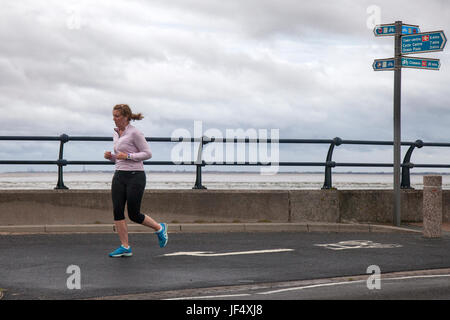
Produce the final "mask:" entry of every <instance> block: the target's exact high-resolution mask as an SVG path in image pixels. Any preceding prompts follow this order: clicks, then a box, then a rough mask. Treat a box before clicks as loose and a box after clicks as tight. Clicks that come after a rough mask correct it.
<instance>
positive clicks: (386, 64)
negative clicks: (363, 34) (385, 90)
mask: <svg viewBox="0 0 450 320" xmlns="http://www.w3.org/2000/svg"><path fill="white" fill-rule="evenodd" d="M372 67H373V70H375V71H388V70H394V67H395V59H394V58H390V59H376V60H375V61H374V62H373V65H372Z"/></svg>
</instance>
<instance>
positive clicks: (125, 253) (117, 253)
mask: <svg viewBox="0 0 450 320" xmlns="http://www.w3.org/2000/svg"><path fill="white" fill-rule="evenodd" d="M132 255H133V252H131V247H128V249H126V248H125V247H124V246H120V247H118V248H117V249H116V250H114V251H113V252H111V253H110V254H109V256H110V257H111V258H119V257H131V256H132Z"/></svg>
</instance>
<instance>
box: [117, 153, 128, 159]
mask: <svg viewBox="0 0 450 320" xmlns="http://www.w3.org/2000/svg"><path fill="white" fill-rule="evenodd" d="M116 159H119V160H127V154H126V153H125V152H119V153H118V154H116Z"/></svg>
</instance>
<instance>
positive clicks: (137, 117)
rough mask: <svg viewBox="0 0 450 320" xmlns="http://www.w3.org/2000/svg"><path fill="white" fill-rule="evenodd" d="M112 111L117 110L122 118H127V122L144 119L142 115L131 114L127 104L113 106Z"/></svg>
mask: <svg viewBox="0 0 450 320" xmlns="http://www.w3.org/2000/svg"><path fill="white" fill-rule="evenodd" d="M113 110H119V111H120V114H121V115H122V116H124V117H127V118H128V121H130V120H133V121H134V120H142V119H144V116H143V115H142V113H136V114H135V113H133V112H131V109H130V107H129V106H128V105H127V104H117V105H115V106H114V109H113Z"/></svg>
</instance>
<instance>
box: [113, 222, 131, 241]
mask: <svg viewBox="0 0 450 320" xmlns="http://www.w3.org/2000/svg"><path fill="white" fill-rule="evenodd" d="M114 224H115V225H116V231H117V233H118V234H119V239H120V243H121V244H122V246H124V247H125V248H128V225H127V222H126V221H125V219H124V220H116V221H114Z"/></svg>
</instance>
